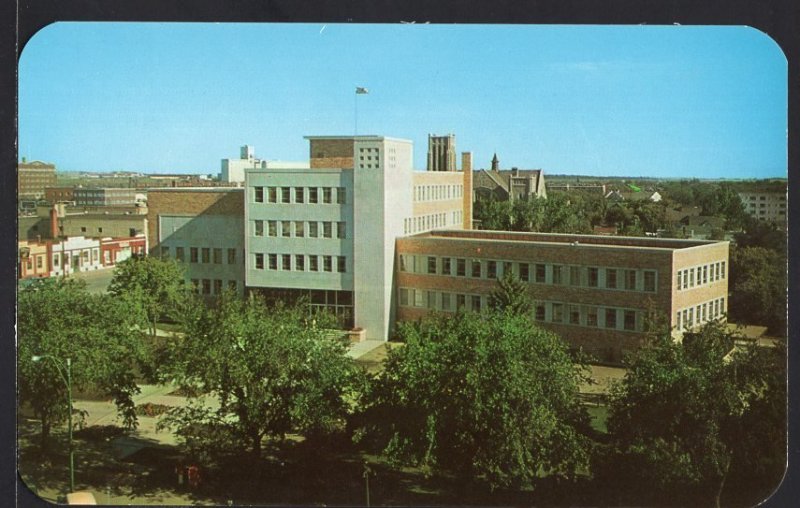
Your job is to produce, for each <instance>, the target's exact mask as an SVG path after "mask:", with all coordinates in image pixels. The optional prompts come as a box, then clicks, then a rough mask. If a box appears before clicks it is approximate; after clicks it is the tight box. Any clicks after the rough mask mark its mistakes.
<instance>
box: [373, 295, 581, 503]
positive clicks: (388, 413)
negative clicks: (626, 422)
mask: <svg viewBox="0 0 800 508" xmlns="http://www.w3.org/2000/svg"><path fill="white" fill-rule="evenodd" d="M399 335H400V337H401V338H402V339H403V340H404V341H405V346H403V347H402V348H395V349H392V351H391V352H390V354H389V357H388V359H387V361H386V363H385V368H384V370H383V371H382V372H381V373H380V374H379V375H378V376H377V377H376V378H374V379H373V381H372V382H371V383H370V388H369V392H368V393H367V394H366V395H365V397H364V399H363V400H362V408H363V411H362V413H361V414H360V415H359V416H360V419H359V422H360V424H361V425H362V426H363V427H362V430H363V432H364V433H363V435H364V436H365V437H366V439H367V442H368V443H371V444H372V445H373V446H375V447H376V448H377V449H378V450H382V453H384V454H385V455H386V456H387V457H388V458H389V459H390V460H392V461H394V462H396V463H406V464H413V465H416V466H421V467H423V468H424V469H425V470H427V471H438V472H448V473H452V474H455V475H457V477H459V478H461V479H462V480H463V481H467V482H474V481H484V482H486V483H487V484H488V485H489V486H490V487H492V488H494V487H501V486H509V485H517V486H519V485H523V484H526V483H529V482H531V481H532V480H533V479H535V478H536V477H537V476H539V475H542V474H544V475H557V476H560V475H566V476H572V475H574V474H575V472H576V471H577V470H579V469H580V468H581V467H583V466H585V464H586V463H587V457H588V450H589V441H588V439H587V438H586V437H585V434H584V432H585V431H587V429H588V417H587V414H586V412H585V410H584V408H583V407H582V406H581V404H580V402H579V401H578V386H579V382H580V381H581V380H582V379H583V370H582V367H581V366H576V365H573V363H572V361H571V359H570V356H569V353H568V351H567V347H566V345H565V344H564V342H563V341H562V340H561V339H560V338H559V337H558V336H556V335H554V334H552V333H549V332H546V331H544V330H542V329H540V328H538V327H537V326H536V325H535V323H534V322H533V321H532V319H531V318H530V317H529V316H523V315H516V314H514V313H512V312H505V311H490V312H488V313H485V314H477V313H472V312H463V313H458V314H456V315H453V316H446V315H435V316H429V317H426V318H423V320H422V321H421V322H419V323H403V324H401V325H400V329H399Z"/></svg>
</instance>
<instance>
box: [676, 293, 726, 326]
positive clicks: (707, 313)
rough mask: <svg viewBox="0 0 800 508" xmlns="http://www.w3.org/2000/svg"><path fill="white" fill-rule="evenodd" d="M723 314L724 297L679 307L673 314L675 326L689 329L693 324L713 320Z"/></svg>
mask: <svg viewBox="0 0 800 508" xmlns="http://www.w3.org/2000/svg"><path fill="white" fill-rule="evenodd" d="M724 315H725V298H724V297H721V298H715V299H714V300H711V301H708V302H703V303H700V304H697V305H694V306H692V307H687V308H685V309H680V310H678V312H677V313H676V314H675V328H676V329H678V330H681V331H683V330H691V329H692V328H693V327H694V326H695V325H701V324H703V323H707V322H708V321H714V320H715V319H718V318H721V317H723V316H724Z"/></svg>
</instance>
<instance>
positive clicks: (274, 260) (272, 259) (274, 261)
mask: <svg viewBox="0 0 800 508" xmlns="http://www.w3.org/2000/svg"><path fill="white" fill-rule="evenodd" d="M269 269H270V270H277V269H278V255H277V254H270V255H269Z"/></svg>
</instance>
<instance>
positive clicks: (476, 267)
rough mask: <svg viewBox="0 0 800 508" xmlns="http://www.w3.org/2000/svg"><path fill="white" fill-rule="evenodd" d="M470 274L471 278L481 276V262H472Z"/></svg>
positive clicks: (474, 260)
mask: <svg viewBox="0 0 800 508" xmlns="http://www.w3.org/2000/svg"><path fill="white" fill-rule="evenodd" d="M471 266H472V269H471V271H470V272H471V274H472V276H473V277H475V278H478V277H480V276H481V262H480V261H479V260H477V259H473V260H472V265H471Z"/></svg>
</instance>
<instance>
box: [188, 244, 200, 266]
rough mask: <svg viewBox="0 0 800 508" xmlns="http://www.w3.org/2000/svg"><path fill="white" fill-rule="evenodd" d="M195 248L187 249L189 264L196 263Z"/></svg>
mask: <svg viewBox="0 0 800 508" xmlns="http://www.w3.org/2000/svg"><path fill="white" fill-rule="evenodd" d="M197 260H198V258H197V247H189V262H191V263H197V262H198V261H197Z"/></svg>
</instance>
